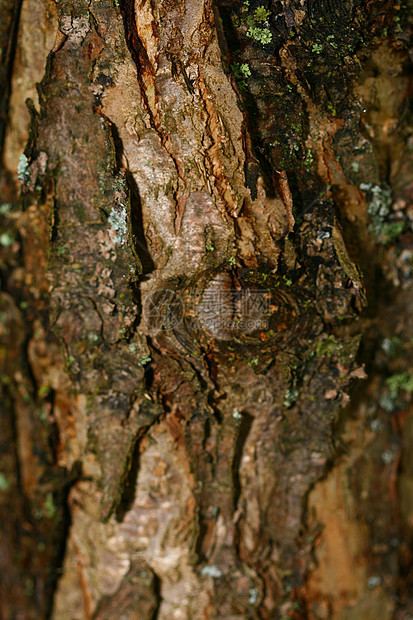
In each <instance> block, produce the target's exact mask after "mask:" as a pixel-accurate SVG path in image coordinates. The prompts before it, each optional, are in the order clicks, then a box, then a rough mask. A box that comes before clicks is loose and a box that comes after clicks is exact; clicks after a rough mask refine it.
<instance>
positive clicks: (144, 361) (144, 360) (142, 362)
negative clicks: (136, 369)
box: [138, 355, 152, 366]
mask: <svg viewBox="0 0 413 620" xmlns="http://www.w3.org/2000/svg"><path fill="white" fill-rule="evenodd" d="M151 361H152V358H151V356H150V355H142V357H141V358H140V360H138V366H146V364H149V362H151Z"/></svg>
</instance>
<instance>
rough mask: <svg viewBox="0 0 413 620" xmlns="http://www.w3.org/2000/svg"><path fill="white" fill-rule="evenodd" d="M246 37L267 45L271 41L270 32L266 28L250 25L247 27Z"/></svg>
mask: <svg viewBox="0 0 413 620" xmlns="http://www.w3.org/2000/svg"><path fill="white" fill-rule="evenodd" d="M247 37H250V38H251V39H254V41H258V43H262V45H268V43H271V41H272V33H271V32H270V30H268V28H257V26H250V27H249V28H248V32H247Z"/></svg>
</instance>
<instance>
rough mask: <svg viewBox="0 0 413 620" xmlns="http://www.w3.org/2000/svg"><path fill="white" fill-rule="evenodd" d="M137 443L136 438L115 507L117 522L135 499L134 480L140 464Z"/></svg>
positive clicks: (120, 520)
mask: <svg viewBox="0 0 413 620" xmlns="http://www.w3.org/2000/svg"><path fill="white" fill-rule="evenodd" d="M139 444H140V440H139V439H138V440H137V441H136V443H135V446H134V448H133V451H132V455H131V459H130V468H129V471H128V474H127V476H126V478H125V483H124V486H123V490H122V495H121V498H120V500H119V504H118V505H117V507H116V511H115V516H116V520H117V521H118V523H122V521H123V519H124V518H125V515H126V513H127V512H128V511H129V510H130V509H131V508H132V505H133V502H134V500H135V491H136V481H137V479H138V473H139V466H140V451H139Z"/></svg>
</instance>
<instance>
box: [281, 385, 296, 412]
mask: <svg viewBox="0 0 413 620" xmlns="http://www.w3.org/2000/svg"><path fill="white" fill-rule="evenodd" d="M298 395H299V392H298V390H290V389H287V390H285V394H284V402H283V405H284V407H287V409H288V408H289V407H292V406H293V405H294V403H295V402H297V398H298Z"/></svg>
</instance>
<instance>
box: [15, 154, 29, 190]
mask: <svg viewBox="0 0 413 620" xmlns="http://www.w3.org/2000/svg"><path fill="white" fill-rule="evenodd" d="M17 178H18V179H19V181H22V183H25V184H26V185H28V184H29V181H30V170H29V160H28V159H27V157H26V155H25V154H24V153H23V155H20V159H19V165H18V166H17Z"/></svg>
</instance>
